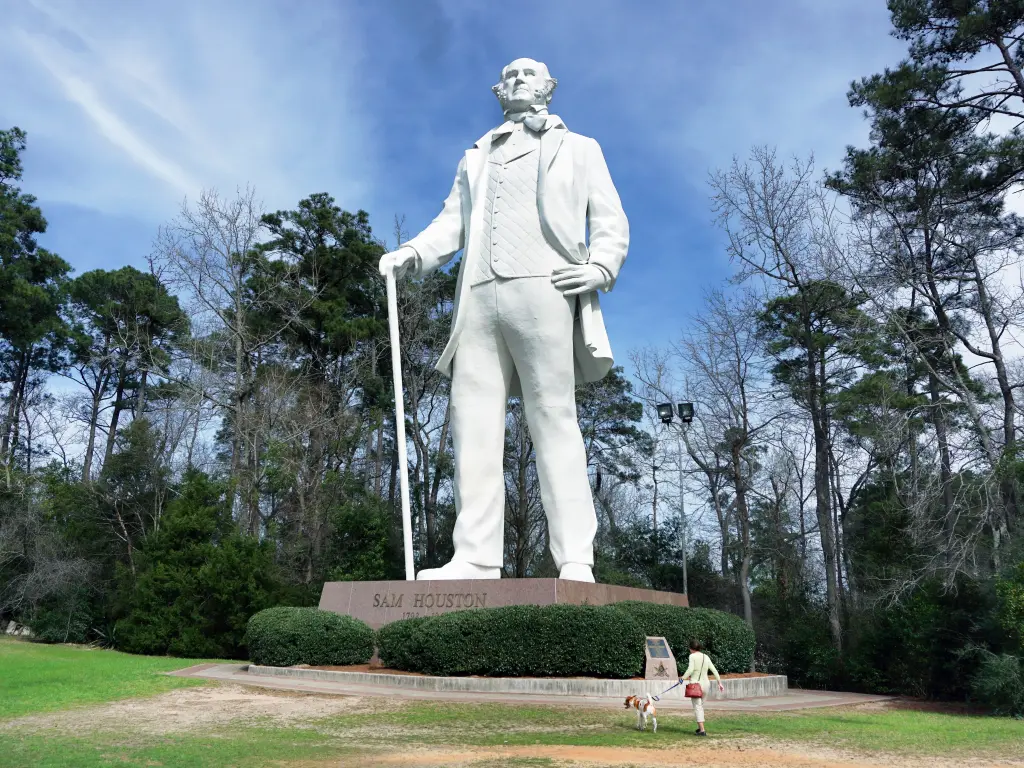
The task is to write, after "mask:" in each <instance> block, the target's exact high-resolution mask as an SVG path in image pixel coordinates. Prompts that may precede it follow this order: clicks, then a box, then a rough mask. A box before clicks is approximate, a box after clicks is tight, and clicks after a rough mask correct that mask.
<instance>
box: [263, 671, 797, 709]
mask: <svg viewBox="0 0 1024 768" xmlns="http://www.w3.org/2000/svg"><path fill="white" fill-rule="evenodd" d="M245 671H246V673H247V674H248V675H250V676H253V677H262V678H266V677H275V678H289V679H293V680H295V679H298V680H317V681H321V682H331V683H339V684H348V685H364V686H372V687H379V688H404V689H411V690H418V691H434V692H437V693H448V692H456V691H457V692H462V693H505V694H519V695H538V696H585V697H590V698H603V699H620V698H621V699H624V698H625V697H626V696H639V695H643V694H646V693H649V694H651V695H654V696H662V694H663V692H664V696H663V698H664V699H665V700H678V701H685V700H686V697H685V696H684V695H683V690H684V688H683V686H682V685H677V686H676V687H675V688H673V689H672V690H670V691H667V692H665V689H666V688H668V687H669V686H670V685H672V682H671V681H662V680H605V679H601V678H595V677H433V676H430V675H392V674H387V673H380V672H338V671H334V670H328V669H311V668H303V667H262V666H259V665H257V664H250V665H249V666H248V668H247V669H246V670H245ZM722 685H724V686H725V693H719V692H718V687H717V686H716V685H714V681H712V685H711V688H712V690H711V691H709V692H708V695H707V697H706V698H707V699H710V700H712V701H713V700H716V699H753V698H762V697H778V696H785V695H786V692H787V691H788V689H789V682H788V678H786V676H785V675H764V676H762V677H733V678H725V679H723V680H722Z"/></svg>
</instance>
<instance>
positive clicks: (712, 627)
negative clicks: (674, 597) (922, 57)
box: [611, 600, 754, 675]
mask: <svg viewBox="0 0 1024 768" xmlns="http://www.w3.org/2000/svg"><path fill="white" fill-rule="evenodd" d="M611 607H612V608H614V609H616V610H620V611H622V612H624V613H627V614H629V615H630V616H632V617H633V619H635V620H636V622H637V624H639V626H640V627H641V629H642V630H643V634H644V635H647V636H651V637H664V638H665V639H666V640H667V641H668V644H669V647H670V648H671V649H672V654H673V655H674V656H675V657H676V660H677V662H678V663H679V664H680V665H681V666H680V668H679V672H680V674H682V673H683V671H685V669H686V666H685V665H686V658H687V656H688V655H689V649H688V646H689V644H690V641H691V640H699V641H700V643H701V645H703V646H704V650H706V651H707V652H708V655H709V656H711V660H712V661H713V662H714V664H715V667H716V668H717V669H718V671H719V672H720V673H721V674H723V675H724V674H727V673H730V672H747V671H749V670H750V662H751V660H752V659H753V657H754V630H752V629H751V628H750V627H748V626H747V624H746V622H744V621H743V619H741V618H740V617H739V616H734V615H733V614H731V613H725V612H723V611H716V610H714V609H711V608H679V607H677V606H674V605H657V604H655V603H645V602H641V601H639V600H630V601H627V602H623V603H614V604H613V605H612V606H611Z"/></svg>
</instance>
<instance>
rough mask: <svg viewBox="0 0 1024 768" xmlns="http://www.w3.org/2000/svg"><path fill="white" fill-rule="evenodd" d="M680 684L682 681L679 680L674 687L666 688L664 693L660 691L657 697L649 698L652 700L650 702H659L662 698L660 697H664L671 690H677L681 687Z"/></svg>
mask: <svg viewBox="0 0 1024 768" xmlns="http://www.w3.org/2000/svg"><path fill="white" fill-rule="evenodd" d="M682 684H683V681H682V679H680V680H679V682H678V683H676V684H675V685H672V686H669V687H668V688H666V689H665V690H664V691H662V692H661V693H660V694H659V695H657V696H651V700H652V701H661V697H662V696H664V695H665V694H666V693H668V692H669V691H671V690H672V689H673V688H678V687H679V686H680V685H682Z"/></svg>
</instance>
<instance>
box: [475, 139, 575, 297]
mask: <svg viewBox="0 0 1024 768" xmlns="http://www.w3.org/2000/svg"><path fill="white" fill-rule="evenodd" d="M539 167H540V141H539V140H538V139H537V138H536V137H535V136H531V135H529V134H527V133H526V132H525V131H523V130H522V129H519V130H517V131H515V132H514V133H513V134H512V135H511V136H510V137H509V138H508V139H507V140H505V141H504V142H502V143H500V144H497V145H496V146H492V148H491V151H490V153H489V155H488V158H487V196H486V202H485V203H484V210H483V217H482V219H481V226H480V229H479V231H478V232H477V233H476V237H477V238H479V241H478V243H479V246H480V250H479V253H480V254H481V255H482V257H483V258H480V259H478V260H477V262H476V268H475V270H474V274H473V277H472V280H471V282H470V285H479V284H481V283H485V282H487V281H489V280H493V279H494V278H495V277H496V276H497V277H503V278H517V277H550V275H551V271H552V270H553V269H554V268H555V267H557V266H560V265H563V264H565V263H566V261H565V259H564V258H563V257H562V255H561V254H560V253H558V251H556V250H555V249H554V248H552V247H551V245H550V244H549V243H548V241H547V239H546V238H545V237H544V232H543V230H542V229H541V222H540V210H539V208H538V206H537V176H538V174H537V171H538V169H539Z"/></svg>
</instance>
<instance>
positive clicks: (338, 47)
mask: <svg viewBox="0 0 1024 768" xmlns="http://www.w3.org/2000/svg"><path fill="white" fill-rule="evenodd" d="M0 18H3V19H4V23H3V24H2V25H0V94H3V96H2V98H0V126H3V127H9V126H11V125H18V126H20V127H21V128H23V129H25V130H26V131H27V132H28V137H29V148H28V152H27V154H26V157H25V178H24V182H23V186H24V189H25V190H26V191H28V192H31V193H33V194H35V195H36V196H37V197H38V198H39V200H40V203H41V205H42V207H43V211H44V213H45V214H46V216H47V219H48V220H49V222H50V231H49V232H48V233H47V234H46V235H45V236H44V237H43V238H42V242H43V244H44V245H46V246H47V247H49V248H51V249H53V250H55V251H56V252H58V253H59V254H60V255H61V256H63V257H64V258H65V259H67V260H68V261H69V262H71V264H72V265H73V266H74V267H75V269H76V270H77V271H79V272H81V271H85V270H87V269H93V268H98V267H102V268H116V267H119V266H121V265H124V264H134V265H137V266H142V265H143V264H144V263H145V257H146V255H147V254H148V253H149V252H150V249H151V244H152V241H153V238H154V235H155V234H156V230H157V227H158V226H159V225H160V224H161V223H163V222H166V221H168V220H169V219H171V218H173V217H174V215H175V214H176V212H177V210H178V207H179V206H180V203H181V201H182V199H183V198H185V197H186V196H188V197H189V198H194V197H195V196H196V193H197V192H198V191H199V190H200V189H201V188H203V187H213V188H217V189H218V190H220V191H221V192H223V193H231V192H233V191H234V189H235V188H237V187H240V186H245V185H246V184H252V185H253V186H255V188H256V190H257V192H258V194H259V196H260V197H261V198H262V200H263V201H264V204H265V206H266V208H267V209H268V210H277V209H281V208H293V207H294V206H295V204H296V203H297V202H298V201H299V200H300V199H301V198H303V197H305V196H307V195H309V194H311V193H314V192H321V191H326V192H328V193H330V194H332V195H333V196H334V197H335V198H336V199H337V201H338V203H339V204H340V205H341V206H342V207H344V208H347V209H349V210H356V209H359V208H363V209H365V210H367V211H369V213H370V216H371V222H372V223H373V225H374V228H375V230H376V231H377V233H378V234H379V235H382V236H384V237H385V238H387V239H389V240H390V237H391V231H392V221H393V218H394V216H395V215H396V214H401V215H404V216H405V218H406V229H407V230H408V231H409V233H410V234H415V233H416V232H418V231H419V230H420V229H421V228H422V227H423V226H425V225H426V224H427V223H428V222H429V221H430V219H431V218H432V217H433V216H434V215H435V214H436V213H437V211H438V210H439V208H440V204H441V201H442V200H443V198H444V196H445V194H446V193H447V191H448V189H449V187H450V185H451V180H452V175H453V173H454V170H455V167H456V165H457V163H458V160H459V158H460V156H461V153H462V152H463V151H464V149H465V148H466V147H468V146H469V145H471V144H472V143H473V141H475V140H476V139H477V138H478V137H479V136H480V135H482V134H483V133H484V132H485V131H486V130H488V129H489V128H491V127H493V126H494V125H496V124H497V123H498V122H499V121H500V112H499V110H498V106H497V102H496V100H495V99H494V97H493V95H492V94H491V92H490V86H491V85H492V84H493V83H494V82H495V81H496V80H497V78H498V74H499V72H500V69H501V67H502V66H503V65H504V64H506V63H507V62H508V61H510V60H512V59H514V58H517V57H520V56H529V57H532V58H536V59H539V60H541V61H544V62H546V63H547V64H548V65H549V67H550V70H551V72H552V74H553V75H554V76H555V77H557V78H558V79H559V87H558V91H557V93H556V95H555V101H554V104H553V111H554V112H556V113H557V114H559V115H560V116H561V117H562V118H563V119H564V120H565V121H566V123H567V125H568V126H569V128H570V129H572V130H575V131H577V132H579V133H583V134H586V135H589V136H593V137H594V138H596V139H597V140H598V141H599V142H600V143H601V145H602V147H603V148H604V152H605V156H606V158H607V160H608V165H609V168H610V170H611V173H612V177H613V179H614V181H615V183H616V186H617V187H618V189H619V193H620V196H621V197H622V201H623V205H624V207H625V209H626V213H627V215H628V216H629V219H630V225H631V235H632V237H631V246H630V255H629V258H628V260H627V262H626V264H625V266H624V267H623V271H622V274H621V276H620V279H619V282H618V284H617V286H616V289H615V291H614V292H613V293H612V294H610V295H609V296H608V297H606V299H605V300H604V307H605V313H606V319H607V322H608V325H609V331H610V335H611V339H612V344H613V348H614V350H615V352H616V355H617V358H618V360H619V362H620V363H623V364H627V365H628V357H627V356H628V352H629V350H630V349H631V348H633V347H635V346H639V345H643V344H646V343H654V344H663V343H666V342H668V341H670V340H672V339H673V338H674V337H675V336H676V335H677V334H678V332H679V329H680V328H681V327H683V325H684V324H685V323H686V317H687V315H688V314H689V313H691V312H693V311H694V310H696V309H697V307H698V306H699V302H700V299H701V292H702V290H703V289H704V288H706V287H711V286H713V285H716V284H718V283H720V282H721V281H722V280H723V279H724V278H725V277H726V276H727V275H728V274H729V271H730V267H729V264H728V261H727V258H726V256H725V254H724V249H723V242H722V237H721V236H720V234H719V232H718V231H717V229H716V228H715V226H714V224H713V220H712V213H711V210H710V205H709V198H708V186H707V177H708V172H709V171H710V170H712V169H714V168H719V167H723V166H725V165H727V164H728V163H729V162H730V160H731V158H732V157H733V156H734V155H740V156H743V155H745V154H746V153H747V152H748V151H749V149H750V148H751V147H752V146H754V145H757V144H767V145H771V146H775V147H777V148H778V150H779V151H780V152H781V153H783V154H792V153H797V154H799V155H801V156H806V155H807V154H808V153H811V152H813V153H814V155H815V157H816V159H817V161H818V165H819V167H820V168H825V167H833V168H834V167H835V166H836V165H837V164H838V163H839V161H840V159H841V157H842V154H843V151H844V147H845V146H846V145H847V144H850V143H854V144H864V143H865V142H866V140H867V128H866V125H865V123H864V121H863V119H862V118H861V116H860V114H859V113H858V111H857V110H855V109H852V108H851V107H849V106H848V104H847V102H846V91H847V88H848V86H849V83H850V81H851V80H854V79H856V78H858V77H861V76H864V75H869V74H871V73H874V72H877V71H879V70H881V69H882V68H884V67H885V66H887V65H893V64H895V63H896V62H897V61H898V60H899V59H900V58H902V56H903V54H904V50H905V48H904V44H903V43H901V42H899V41H897V40H895V39H893V38H892V37H890V36H889V34H888V32H889V19H888V12H887V11H886V8H885V3H884V0H771V2H764V1H763V0H685V1H684V0H622V1H621V2H611V1H610V0H609V1H604V2H602V1H601V0H538V1H536V2H535V1H533V0H521V1H520V2H514V3H495V2H482V1H480V0H475V1H473V2H470V1H469V0H451V1H449V0H373V1H372V2H369V1H368V0H367V1H359V2H356V1H355V0H348V1H346V2H340V1H339V0H291V1H288V0H279V1H276V2H273V1H270V0H265V1H264V0H246V1H245V2H234V1H232V0H199V1H198V2H194V1H193V0H174V1H173V2H172V1H171V0H166V1H165V2H156V1H155V0H135V1H134V2H129V1H128V0H121V2H112V1H107V0H78V2H60V0H0Z"/></svg>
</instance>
